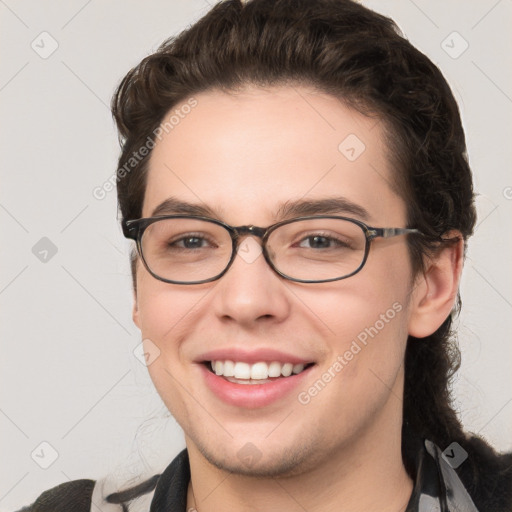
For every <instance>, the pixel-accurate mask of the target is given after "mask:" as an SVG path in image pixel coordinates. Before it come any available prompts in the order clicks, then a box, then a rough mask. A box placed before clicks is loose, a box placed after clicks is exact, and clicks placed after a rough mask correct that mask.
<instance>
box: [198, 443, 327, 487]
mask: <svg viewBox="0 0 512 512" xmlns="http://www.w3.org/2000/svg"><path fill="white" fill-rule="evenodd" d="M236 444H237V445H240V446H241V447H240V448H238V449H237V448H235V447H234V446H231V447H228V446H219V445H217V446H215V447H213V446H205V445H203V444H202V443H196V446H197V448H198V450H199V452H200V453H201V455H202V456H203V457H204V458H205V459H206V460H207V461H208V462H209V463H210V464H212V465H213V466H215V467H216V468H218V469H220V470H222V471H227V472H229V473H231V474H235V475H241V476H251V477H256V478H258V477H260V478H276V477H289V476H296V475H299V474H302V473H304V472H306V471H307V470H308V469H309V468H310V466H311V464H312V462H313V459H314V455H313V454H315V453H318V451H317V450H316V448H315V447H314V446H313V445H312V444H307V443H305V442H304V439H302V440H301V442H300V443H294V444H293V446H290V447H283V446H282V444H279V445H278V447H277V448H276V446H275V445H270V443H266V444H267V446H265V447H263V448H261V449H260V448H258V441H255V442H251V441H246V442H245V443H244V442H241V443H238V442H237V443H236ZM260 446H261V443H260Z"/></svg>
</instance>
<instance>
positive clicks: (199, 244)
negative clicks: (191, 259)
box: [167, 234, 215, 249]
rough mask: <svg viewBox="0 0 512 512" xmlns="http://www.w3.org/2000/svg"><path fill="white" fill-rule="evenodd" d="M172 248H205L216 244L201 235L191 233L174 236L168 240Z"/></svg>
mask: <svg viewBox="0 0 512 512" xmlns="http://www.w3.org/2000/svg"><path fill="white" fill-rule="evenodd" d="M167 245H168V246H169V248H171V249H205V248H208V247H214V246H215V244H214V243H212V242H211V241H210V240H208V239H207V238H205V237H204V236H201V235H196V234H190V235H185V236H180V237H179V238H173V239H171V240H169V241H168V242H167Z"/></svg>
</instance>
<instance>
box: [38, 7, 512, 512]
mask: <svg viewBox="0 0 512 512" xmlns="http://www.w3.org/2000/svg"><path fill="white" fill-rule="evenodd" d="M113 113H114V116H115V119H116V121H117V125H118V129H119V132H120V135H121V137H122V141H123V145H122V152H121V157H120V160H119V168H118V169H119V170H118V198H119V205H120V211H121V215H122V226H123V230H124V233H125V235H126V236H127V237H128V238H131V239H133V240H134V241H135V242H136V245H137V253H136V254H135V253H134V255H133V265H132V269H133V278H134V309H133V318H134V322H135V323H136V325H137V326H138V327H139V328H140V330H141V334H142V338H143V340H144V344H145V349H146V352H147V353H149V354H150V357H151V359H152V362H151V364H150V365H149V367H148V368H149V372H150V375H151V378H152V380H153V382H154V384H155V387H156V389H157V391H158V393H159V394H160V396H161V398H162V400H163V401H164V403H165V404H166V406H167V407H168V409H169V411H170V412H171V413H172V415H173V416H174V417H175V418H176V420H177V421H178V423H179V424H180V425H181V427H182V428H183V430H184V432H185V438H186V444H187V450H186V451H184V452H183V453H182V454H180V455H179V456H178V457H177V458H176V459H175V460H174V461H173V462H172V463H171V464H170V465H169V467H168V468H167V469H166V471H165V472H164V473H163V474H162V475H156V476H155V477H154V478H152V479H150V480H148V481H146V482H143V483H142V484H141V485H140V486H137V487H135V488H129V489H118V490H115V492H108V493H107V492H106V489H105V488H104V487H103V486H102V485H101V482H96V483H94V482H91V481H87V480H84V481H76V482H72V483H70V484H65V485H64V486H61V487H60V488H56V489H54V490H52V491H48V493H45V494H44V495H42V496H41V497H40V498H39V500H38V501H37V502H36V504H35V505H34V506H33V508H32V510H50V509H53V510H57V509H58V507H61V509H63V507H64V505H63V503H66V506H69V507H71V506H73V504H74V505H76V506H75V508H74V509H75V510H89V509H90V508H91V507H94V506H97V507H99V508H100V509H102V510H105V511H108V510H130V511H132V510H151V511H164V510H165V511H168V510H173V511H174V510H176V511H180V512H182V511H184V510H191V509H192V510H197V511H198V512H209V511H210V512H211V511H218V510H224V509H227V510H236V511H249V510H251V511H254V510H262V511H273V510H276V511H277V510H280V511H283V510H284V511H295V510H307V511H310V512H314V511H331V510H332V511H334V510H336V511H355V510H361V511H382V512H388V511H389V512H391V511H399V510H400V511H404V510H406V511H416V510H419V511H427V510H428V511H436V510H439V511H448V510H467V511H476V510H478V511H485V510H489V511H495V510H496V511H498V510H508V509H510V506H511V504H512V495H511V491H510V473H511V469H510V468H511V459H510V456H503V457H498V456H497V455H496V454H495V453H494V452H493V451H492V449H491V448H490V447H488V446H487V445H485V444H484V443H483V441H481V440H479V439H477V438H474V437H468V436H467V435H466V434H465V433H464V432H463V430H462V427H461V425H460V423H459V421H458V419H457V417H456V414H455V412H454V411H453V409H452V408H451V406H450V396H449V392H448V379H449V376H450V372H451V370H452V368H453V366H454V364H455V363H454V361H453V360H452V356H451V354H452V352H451V349H450V326H451V313H452V311H453V310H454V309H455V308H456V305H457V298H458V284H459V279H460V274H461V271H462V265H463V257H464V248H465V242H466V240H467V238H468V237H469V236H470V235H471V233H472V230H473V227H474V224H475V210H474V205H473V190H472V180H471V173H470V169H469V167H468V164H467V160H466V157H465V142H464V134H463V131H462V127H461V123H460V117H459V114H458V109H457V106H456V103H455V101H454V99H453V96H452V94H451V92H450V90H449V87H448V85H447V84H446V82H445V80H444V79H443V77H442V75H441V74H440V72H439V71H438V69H437V68H436V67H435V66H434V65H433V64H432V63H431V62H430V61H429V60H428V59H427V58H426V57H425V56H424V55H422V54H421V53H420V52H418V51H417V50H416V49H414V48H413V47H412V46H411V45H410V44H409V43H408V42H407V41H406V40H405V39H403V38H402V37H400V36H399V35H398V34H397V32H396V28H395V26H394V25H393V23H392V22H391V21H390V20H388V19H386V18H384V17H382V16H380V15H378V14H375V13H374V12H372V11H370V10H368V9H366V8H364V7H362V6H360V5H358V4H356V3H353V2H351V1H347V0H336V1H335V0H318V1H312V2H303V1H299V0H277V1H275V0H272V1H265V0H253V1H249V2H247V3H245V4H242V3H240V2H239V1H227V2H222V3H220V4H219V5H216V6H215V7H214V8H212V10H211V11H210V12H209V13H208V14H207V15H206V16H205V17H204V18H203V19H201V20H200V21H199V22H197V23H196V24H195V25H194V26H192V27H191V28H190V29H188V30H187V31H185V32H183V33H182V34H180V36H179V37H177V38H176V39H171V40H169V41H168V42H166V43H164V44H163V45H162V47H161V48H160V49H159V50H158V51H157V52H156V53H155V54H154V55H151V56H150V57H148V58H146V59H144V60H143V61H142V62H141V63H140V65H139V66H137V67H136V68H135V69H133V70H132V71H130V73H128V75H127V76H126V77H125V78H124V80H123V82H122V83H121V85H120V86H119V89H118V91H117V93H116V95H115V97H114V101H113ZM450 446H451V450H452V452H453V458H454V459H455V458H456V459H457V460H459V461H460V459H461V456H462V455H463V454H467V460H465V461H463V462H462V463H461V464H460V465H458V466H457V465H456V464H454V463H450V461H449V459H447V458H446V457H443V456H441V452H442V451H443V450H444V449H445V448H447V447H450ZM452 452H450V453H452ZM455 466H457V468H456V469H455ZM110 491H111V490H110ZM52 500H53V501H52ZM59 500H60V501H59ZM79 500H81V501H80V503H81V504H80V506H79V505H78V501H79ZM52 507H53V508H52Z"/></svg>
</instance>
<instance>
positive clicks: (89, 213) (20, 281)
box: [0, 0, 512, 511]
mask: <svg viewBox="0 0 512 512" xmlns="http://www.w3.org/2000/svg"><path fill="white" fill-rule="evenodd" d="M364 3H365V4H367V5H368V6H370V7H373V8H375V9H376V10H378V11H380V12H382V13H385V14H388V15H390V16H392V17H393V18H394V19H395V20H396V21H397V22H398V24H399V25H400V27H401V28H402V30H403V31H404V32H405V34H406V35H407V37H408V38H409V39H410V40H411V41H412V43H413V44H415V45H416V46H418V47H419V48H420V49H421V50H422V51H423V52H425V53H426V54H428V55H429V56H430V58H431V59H432V60H433V61H434V62H436V63H437V64H438V65H439V66H440V68H441V69H442V71H443V72H444V73H445V75H446V76H447V78H448V80H449V82H450V84H451V85H452V87H453V89H454V91H455V95H456V97H457V99H458V101H459V104H460V108H461V111H462V116H463V119H464V123H465V127H466V132H467V137H468V147H469V154H470V161H471V164H472V167H473V170H474V174H475V185H476V190H477V192H478V194H479V196H478V200H477V204H478V213H479V223H478V227H477V230H476V234H475V237H474V239H472V241H471V243H470V249H469V253H468V259H467V262H466V268H465V270H464V277H463V282H462V286H461V290H462V297H463V314H462V315H461V317H460V321H459V327H460V344H461V347H462V351H463V363H462V369H461V371H460V373H459V375H458V377H457V381H456V384H455V394H456V396H457V408H458V410H459V411H460V414H461V417H462V420H463V422H464V424H465V426H466V428H467V429H468V430H470V431H473V432H478V433H479V434H480V435H483V436H484V437H485V438H487V439H488V440H489V441H490V442H491V443H493V444H494V445H495V446H496V447H497V448H498V449H500V450H510V449H511V448H512V443H511V439H510V435H509V432H510V430H511V426H512V389H511V386H510V370H509V367H510V362H511V355H512V344H511V343H510V338H511V336H510V334H511V332H512V315H511V308H512V304H511V303H512V297H511V287H510V284H511V265H510V261H511V252H512V243H511V237H510V231H511V230H510V220H511V218H512V217H511V210H512V201H511V198H512V188H511V187H512V176H511V174H510V163H511V154H510V145H511V141H512V134H511V131H512V130H511V122H510V121H511V110H512V100H511V95H512V90H511V82H512V80H511V78H512V77H511V69H512V67H511V58H510V50H509V41H508V36H507V34H508V33H509V30H510V26H511V21H512V19H511V18H512V16H511V14H512V2H511V1H510V0H500V1H497V0H479V1H476V0H472V1H467V0H466V1H463V0H452V1H445V0H443V1H441V0H437V1H427V0H414V1H412V0H396V1H388V2H382V1H377V0H373V1H367V2H364ZM208 8H209V4H208V3H207V1H206V0H193V1H191V0H172V1H169V0H165V1H164V0H154V1H152V2H142V1H139V2H136V1H133V0H131V1H127V0H110V1H103V2H100V1H98V0H89V1H86V0H80V1H78V0H77V1H75V0H73V1H68V2H57V1H47V2H37V1H35V0H32V1H29V2H27V1H25V2H22V1H21V0H0V16H1V27H0V38H1V39H0V48H1V49H2V56H1V70H0V102H1V115H2V122H1V127H0V130H1V136H0V143H1V146H2V158H1V172H2V183H1V188H0V194H1V195H0V220H1V223H2V224H1V225H2V238H1V246H2V264H1V266H0V272H1V274H0V315H1V317H0V321H1V332H2V357H1V395H0V429H1V432H2V435H1V456H0V460H1V461H2V467H1V473H0V510H2V511H4V510H5V511H6V510H12V509H14V508H17V507H19V506H21V505H22V504H27V503H28V502H30V501H31V500H32V499H34V498H35V497H36V496H37V495H38V494H39V493H40V492H41V491H43V490H44V489H47V488H49V487H51V486H53V485H56V484H58V483H61V482H64V481H67V480H69V479H76V478H98V477H100V476H102V475H104V474H107V473H112V474H116V475H118V476H119V478H120V479H121V480H122V479H124V480H127V481H128V480H129V479H130V478H131V477H133V476H134V475H136V474H137V473H140V472H147V473H151V472H153V471H157V470H161V469H162V468H163V467H165V466H166V464H167V463H168V462H169V461H170V460H171V459H172V458H173V456H174V455H175V454H176V453H178V451H179V450H180V449H181V448H182V447H183V446H184V443H183V435H182V433H181V431H180V429H179V428H178V427H177V425H176V423H175V421H174V420H173V419H172V418H170V417H169V415H168V413H167V411H166V409H165V407H164V406H163V404H162V403H161V401H160V399H159V398H158V396H157V394H156V392H155V391H154V389H153V386H152V383H151V381H150V380H149V377H148V376H147V371H146V368H145V367H144V366H143V365H142V364H141V363H140V362H139V361H138V360H137V359H136V357H135V356H134V355H133V350H134V348H135V347H136V346H137V345H138V344H139V342H140V335H139V333H138V331H137V329H136V328H135V327H134V326H133V325H132V321H131V300H132V298H131V288H130V286H131V283H130V276H129V267H128V249H129V245H128V243H127V242H126V241H125V240H124V239H123V238H122V235H121V231H120V228H119V227H118V224H117V222H116V198H115V192H111V193H110V194H108V195H107V197H106V198H105V199H104V200H101V201H100V200H97V199H95V198H94V197H93V195H92V191H93V189H94V188H95V187H97V186H101V185H102V184H103V183H104V182H105V180H107V179H108V178H109V177H110V176H111V175H112V173H113V172H114V171H115V168H116V159H117V155H118V145H117V136H116V133H115V130H114V126H113V122H112V120H111V116H110V112H109V109H108V105H109V102H110V98H111V95H112V93H113V90H114V87H115V85H116V84H117V83H118V81H119V80H120V79H121V77H122V76H124V74H125V73H126V72H127V71H128V69H129V68H130V67H132V66H134V65H135V64H137V63H138V62H139V60H140V59H141V58H143V57H144V56H146V55H147V54H148V53H150V52H151V51H152V50H154V49H156V47H157V46H158V45H159V44H160V43H161V42H162V41H163V40H164V39H165V38H167V37H169V36H171V35H173V34H175V33H177V32H178V31H180V30H182V29H183V28H185V27H186V26H187V25H188V24H190V23H192V22H193V21H195V20H196V19H197V18H199V17H200V16H201V15H202V14H204V13H205V12H206V11H207V10H208ZM44 31H46V32H48V33H49V34H50V35H51V38H53V39H54V40H55V41H56V42H57V43H58V48H57V50H56V51H55V52H54V53H53V54H52V55H50V56H47V55H44V56H45V57H47V58H42V57H41V56H40V53H43V54H44V52H49V50H50V49H51V44H54V43H52V39H51V38H50V37H49V36H47V35H42V36H41V35H40V34H41V33H42V32H44ZM454 31H456V32H457V33H458V34H459V35H457V34H455V35H454V34H453V32H454ZM443 41H444V43H443ZM464 41H466V42H467V43H468V44H469V47H468V48H467V50H466V51H464V52H463V53H461V54H460V55H459V53H460V52H461V51H462V50H463V49H464V46H465V42H464ZM33 42H34V43H33ZM31 44H33V45H34V47H35V48H37V50H38V51H39V54H38V53H37V52H36V51H35V50H34V49H33V48H32V47H31ZM454 57H457V58H454ZM43 237H47V238H48V239H50V240H51V242H52V243H53V244H54V245H55V246H56V248H57V250H58V252H57V253H56V254H55V255H54V256H52V254H51V251H50V252H49V253H48V255H47V256H46V258H47V261H46V262H43V261H40V259H39V258H42V257H43V256H44V252H40V251H44V249H45V247H46V246H45V245H44V244H45V243H46V244H47V242H40V244H43V245H42V246H36V250H34V251H35V252H36V253H38V256H39V257H36V255H35V254H34V253H33V247H34V246H35V245H36V244H37V243H38V242H39V241H40V239H41V238H43ZM46 249H47V247H46ZM42 442H46V443H49V445H51V447H49V446H48V445H41V443H42ZM442 448H444V447H442ZM53 450H55V451H56V452H57V453H58V457H57V458H56V460H55V461H54V462H53V464H51V465H50V466H49V468H48V469H42V468H41V467H40V466H41V465H47V464H49V463H50V462H52V457H53V455H54V451H53ZM31 454H32V455H31Z"/></svg>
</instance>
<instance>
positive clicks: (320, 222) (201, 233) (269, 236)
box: [123, 215, 421, 284]
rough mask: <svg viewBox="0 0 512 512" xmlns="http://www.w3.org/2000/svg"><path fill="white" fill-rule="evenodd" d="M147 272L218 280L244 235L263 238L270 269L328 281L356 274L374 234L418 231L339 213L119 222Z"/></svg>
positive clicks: (174, 278)
mask: <svg viewBox="0 0 512 512" xmlns="http://www.w3.org/2000/svg"><path fill="white" fill-rule="evenodd" d="M123 232H124V235H125V237H127V238H130V239H133V240H135V241H136V242H137V250H138V253H139V256H140V258H141V259H142V262H143V264H144V266H145V267H146V269H147V270H148V272H149V273H150V274H151V275H152V276H153V277H155V278H156V279H159V280H160V281H164V282H166V283H173V284H201V283H208V282H210V281H215V280H217V279H219V278H221V277H222V276H223V275H224V274H225V273H226V272H227V271H228V269H229V267H230V266H231V265H232V263H233V261H234V260H235V256H236V254H237V251H238V247H239V245H240V243H241V241H242V240H243V239H244V238H245V237H247V236H254V237H257V238H261V240H262V247H261V250H262V253H263V256H264V258H265V260H266V261H267V263H268V264H269V265H270V267H271V268H272V270H274V272H276V273H277V274H278V275H280V276H281V277H283V278H285V279H288V280H290V281H296V282H299V283H326V282H330V281H338V280H341V279H346V278H347V277H350V276H353V275H354V274H356V273H357V272H359V271H360V270H361V269H362V268H363V266H364V264H365V263H366V260H367V259H368V253H369V250H370V244H371V242H372V241H373V240H375V238H378V237H382V238H391V237H394V236H399V235H406V234H412V233H416V234H421V232H420V231H419V230H417V229H407V228H374V227H370V226H367V225H366V224H364V223H363V222H360V221H358V220H355V219H349V218H346V217H337V216H328V215H326V216H311V217H299V218H295V219H291V220H285V221H283V222H278V223H277V224H273V225H271V226H269V227H267V228H260V227H257V226H238V227H233V226H229V225H228V224H225V223H224V222H221V221H219V220H215V219H210V218H207V217H200V216H188V215H168V216H162V217H149V218H144V219H137V220H128V221H124V222H123Z"/></svg>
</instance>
